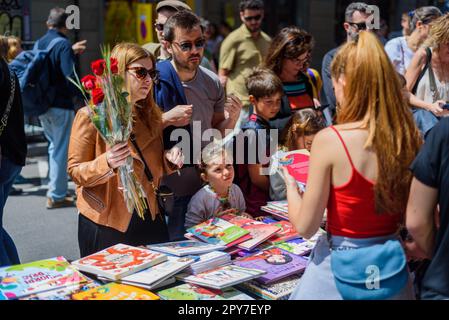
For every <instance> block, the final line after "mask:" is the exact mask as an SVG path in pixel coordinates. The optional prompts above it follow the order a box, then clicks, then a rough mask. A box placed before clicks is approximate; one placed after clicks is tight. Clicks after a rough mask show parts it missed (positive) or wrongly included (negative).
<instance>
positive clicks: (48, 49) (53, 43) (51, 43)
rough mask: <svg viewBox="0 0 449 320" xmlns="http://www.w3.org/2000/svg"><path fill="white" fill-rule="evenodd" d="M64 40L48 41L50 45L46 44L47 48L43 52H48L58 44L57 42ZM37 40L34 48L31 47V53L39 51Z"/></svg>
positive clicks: (61, 38)
mask: <svg viewBox="0 0 449 320" xmlns="http://www.w3.org/2000/svg"><path fill="white" fill-rule="evenodd" d="M63 40H64V38H63V37H57V38H54V39H53V40H51V41H50V43H49V44H48V46H47V48H45V50H47V51H50V50H51V49H53V47H54V46H55V45H56V44H58V43H59V42H61V41H63ZM39 43H40V42H39V40H37V41H36V42H35V43H34V47H33V51H36V50H39Z"/></svg>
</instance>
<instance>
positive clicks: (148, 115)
mask: <svg viewBox="0 0 449 320" xmlns="http://www.w3.org/2000/svg"><path fill="white" fill-rule="evenodd" d="M111 57H112V58H115V59H117V61H118V70H119V73H120V75H122V76H123V77H124V78H125V74H126V68H127V67H128V66H129V65H130V64H132V63H134V62H136V61H138V60H140V59H146V58H148V59H151V61H152V62H153V68H156V59H155V58H154V56H153V54H151V53H150V52H149V51H148V50H146V49H144V48H142V47H141V46H139V45H137V44H134V43H127V42H123V43H119V44H117V45H115V46H114V48H113V49H112V52H111ZM153 90H154V84H153V86H152V87H151V90H150V92H149V93H148V95H147V97H146V99H145V100H143V101H139V102H138V103H137V108H135V110H136V113H137V114H136V115H135V116H136V117H139V118H141V119H143V121H144V123H145V124H146V125H147V127H148V128H149V129H150V135H149V137H154V136H156V135H158V134H160V130H161V127H162V111H161V110H160V109H159V107H158V106H157V105H156V102H155V101H154V98H153Z"/></svg>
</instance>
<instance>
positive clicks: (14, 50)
mask: <svg viewBox="0 0 449 320" xmlns="http://www.w3.org/2000/svg"><path fill="white" fill-rule="evenodd" d="M8 46H9V49H8V57H7V60H8V62H11V61H12V60H14V59H15V57H17V55H18V54H19V53H20V52H21V51H22V41H21V40H20V39H19V38H18V37H15V36H9V37H8Z"/></svg>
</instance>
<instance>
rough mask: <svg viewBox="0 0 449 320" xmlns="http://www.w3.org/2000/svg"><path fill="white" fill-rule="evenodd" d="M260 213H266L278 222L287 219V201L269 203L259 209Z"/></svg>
mask: <svg viewBox="0 0 449 320" xmlns="http://www.w3.org/2000/svg"><path fill="white" fill-rule="evenodd" d="M260 209H261V210H262V211H264V212H267V213H269V214H271V215H272V216H274V217H275V218H277V219H280V220H289V219H288V203H287V200H282V201H269V202H267V205H266V206H263V207H261V208H260Z"/></svg>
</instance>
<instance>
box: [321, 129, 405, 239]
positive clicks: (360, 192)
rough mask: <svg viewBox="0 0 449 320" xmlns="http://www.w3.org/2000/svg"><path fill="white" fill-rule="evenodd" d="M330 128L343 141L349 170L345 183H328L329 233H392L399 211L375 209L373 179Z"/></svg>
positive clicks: (367, 235)
mask: <svg viewBox="0 0 449 320" xmlns="http://www.w3.org/2000/svg"><path fill="white" fill-rule="evenodd" d="M331 128H332V129H333V130H334V131H335V133H336V134H337V136H338V138H339V139H340V141H341V143H342V144H343V147H344V149H345V152H346V155H347V156H348V159H349V162H350V163H351V168H352V174H351V178H350V179H349V181H348V182H347V183H345V184H344V185H342V186H340V187H334V186H333V185H331V189H330V194H329V202H328V204H327V210H328V213H327V229H328V231H329V232H330V234H332V235H335V236H343V237H349V238H372V237H380V236H385V235H389V234H393V233H395V232H396V231H397V230H398V226H399V224H400V221H401V217H400V215H398V214H396V215H391V214H387V213H383V214H377V213H376V211H375V200H374V199H375V198H374V182H372V181H369V180H368V179H366V178H365V177H364V176H362V175H361V174H360V173H359V172H358V171H357V169H356V168H355V166H354V163H353V162H352V159H351V156H350V154H349V151H348V148H347V147H346V144H345V142H344V141H343V139H342V137H341V135H340V133H339V132H338V131H337V129H335V128H334V127H331Z"/></svg>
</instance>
